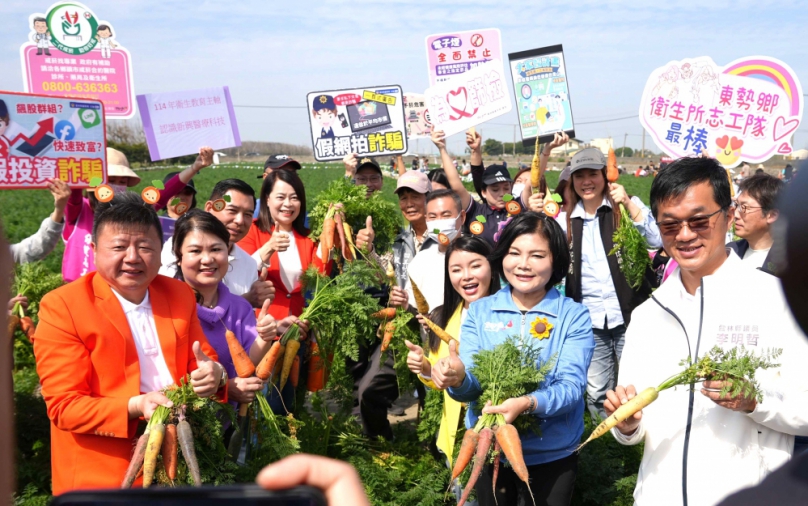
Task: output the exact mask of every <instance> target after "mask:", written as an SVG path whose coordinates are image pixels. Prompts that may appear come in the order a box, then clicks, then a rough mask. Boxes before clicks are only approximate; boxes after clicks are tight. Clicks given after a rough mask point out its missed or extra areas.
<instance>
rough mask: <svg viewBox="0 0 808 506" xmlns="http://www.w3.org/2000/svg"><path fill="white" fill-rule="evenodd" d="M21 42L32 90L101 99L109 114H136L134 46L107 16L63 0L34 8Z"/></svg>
mask: <svg viewBox="0 0 808 506" xmlns="http://www.w3.org/2000/svg"><path fill="white" fill-rule="evenodd" d="M28 27H29V29H30V30H31V31H30V33H29V36H28V39H29V40H28V41H26V42H25V43H23V45H22V46H21V47H20V57H21V58H22V74H23V86H24V89H25V91H26V92H29V93H45V94H48V95H55V96H60V97H73V98H89V99H93V100H101V101H102V102H103V103H104V112H105V114H106V117H108V118H118V119H127V118H131V117H132V116H134V115H135V87H134V84H133V83H134V80H133V78H132V59H131V57H130V55H129V51H127V50H126V48H124V47H123V46H121V45H120V44H119V43H118V42H117V39H116V37H115V34H116V33H117V32H115V30H114V29H113V28H112V25H111V24H110V23H109V22H107V21H99V20H98V19H97V18H96V16H95V14H93V12H92V11H91V10H90V9H89V8H88V7H86V6H85V5H83V4H81V3H78V2H58V3H55V4H53V5H52V6H51V8H50V9H48V12H47V13H44V14H43V13H36V14H31V16H30V17H29V18H28Z"/></svg>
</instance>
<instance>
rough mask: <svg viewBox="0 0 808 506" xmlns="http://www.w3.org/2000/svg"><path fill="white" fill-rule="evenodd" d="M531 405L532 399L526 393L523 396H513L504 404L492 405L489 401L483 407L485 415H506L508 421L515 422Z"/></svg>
mask: <svg viewBox="0 0 808 506" xmlns="http://www.w3.org/2000/svg"><path fill="white" fill-rule="evenodd" d="M528 407H530V399H528V397H527V396H526V395H523V396H522V397H513V398H511V399H508V400H506V401H505V402H503V403H502V404H498V405H496V406H492V405H491V401H488V402H487V403H486V404H485V406H484V407H483V414H485V415H489V414H490V415H496V414H499V415H502V416H504V417H505V422H506V423H513V421H514V420H516V417H517V416H519V415H521V414H522V413H524V412H525V410H527V409H528Z"/></svg>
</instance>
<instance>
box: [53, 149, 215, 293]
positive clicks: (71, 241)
mask: <svg viewBox="0 0 808 506" xmlns="http://www.w3.org/2000/svg"><path fill="white" fill-rule="evenodd" d="M212 162H213V150H212V149H211V148H209V147H203V148H202V149H200V150H199V156H198V157H197V159H196V161H195V162H194V164H193V165H191V166H190V167H188V168H187V169H185V170H183V171H182V172H180V173H179V174H177V176H175V177H174V178H172V179H171V180H170V181H169V182H168V183H166V185H165V189H164V190H163V191H161V192H160V199H159V201H158V202H157V203H156V204H155V205H154V208H155V210H158V211H159V210H160V209H162V208H164V207H166V205H167V203H168V202H169V201H170V200H171V198H173V197H174V196H175V195H176V194H178V193H179V192H181V191H182V190H183V189H184V188H185V185H186V184H187V183H188V181H190V180H191V178H192V177H194V176H195V175H196V173H197V172H199V171H200V170H202V169H203V168H204V167H207V166H208V165H210V164H211V163H212ZM139 183H140V176H138V175H137V174H136V173H135V171H133V170H132V169H131V168H130V167H129V160H127V158H126V155H125V154H123V153H122V152H120V151H118V150H117V149H114V148H107V184H108V185H109V186H110V187H111V188H112V190H113V191H114V192H116V193H119V192H124V191H127V188H131V187H133V186H137V185H138V184H139ZM97 203H98V200H97V199H96V197H95V191H94V189H93V188H90V189H89V190H88V191H87V196H85V195H84V193H83V192H82V190H79V189H75V190H73V191H72V192H71V194H70V200H68V202H67V208H66V209H65V228H64V230H63V231H62V240H64V242H65V253H64V258H63V259H62V279H64V280H65V282H66V283H70V282H71V281H74V280H76V279H78V278H80V277H81V276H83V275H85V274H87V273H88V272H93V271H94V270H95V260H94V255H93V251H92V242H93V241H92V239H93V236H92V234H93V213H94V212H95V206H96V204H97Z"/></svg>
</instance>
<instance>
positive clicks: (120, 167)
mask: <svg viewBox="0 0 808 506" xmlns="http://www.w3.org/2000/svg"><path fill="white" fill-rule="evenodd" d="M107 176H118V177H128V178H129V184H127V185H126V186H137V184H138V183H140V176H138V175H137V174H135V171H133V170H132V169H130V168H129V160H127V159H126V155H125V154H123V153H121V152H120V151H118V150H117V149H114V148H107Z"/></svg>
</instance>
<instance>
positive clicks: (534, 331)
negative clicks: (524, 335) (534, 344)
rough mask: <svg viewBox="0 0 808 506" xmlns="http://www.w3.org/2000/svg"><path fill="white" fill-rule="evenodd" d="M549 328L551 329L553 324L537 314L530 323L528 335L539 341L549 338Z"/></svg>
mask: <svg viewBox="0 0 808 506" xmlns="http://www.w3.org/2000/svg"><path fill="white" fill-rule="evenodd" d="M551 330H553V324H552V323H550V322H549V321H548V320H547V318H544V317H542V316H537V317H536V319H535V320H533V322H532V323H531V324H530V335H531V336H533V337H535V338H536V339H538V340H540V341H541V340H542V339H547V338H549V337H550V331H551Z"/></svg>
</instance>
